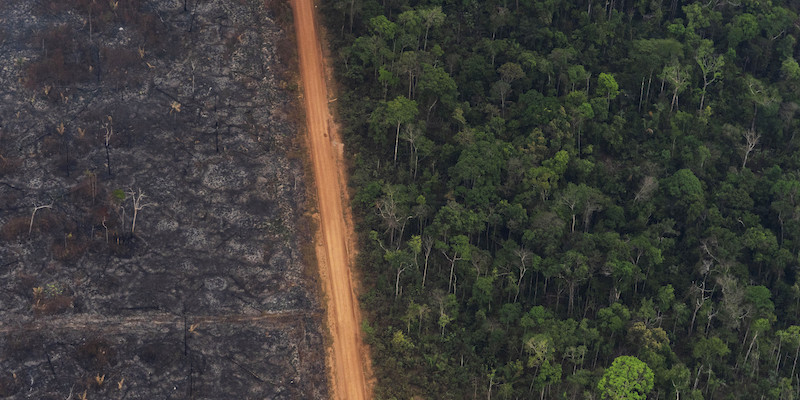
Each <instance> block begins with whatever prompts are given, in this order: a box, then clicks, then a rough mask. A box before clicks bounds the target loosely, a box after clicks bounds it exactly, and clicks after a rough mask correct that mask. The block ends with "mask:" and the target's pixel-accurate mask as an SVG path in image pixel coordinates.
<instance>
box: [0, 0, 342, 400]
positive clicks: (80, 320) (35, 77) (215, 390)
mask: <svg viewBox="0 0 800 400" xmlns="http://www.w3.org/2000/svg"><path fill="white" fill-rule="evenodd" d="M268 3H269V2H268ZM289 20H290V17H289V16H288V9H287V8H286V7H284V6H283V5H278V4H277V2H276V4H274V5H270V4H267V5H266V6H265V4H264V3H263V2H259V1H251V0H241V1H236V0H219V1H199V0H198V1H189V0H187V1H182V0H181V1H178V0H175V1H165V0H131V1H119V2H113V1H112V2H108V1H92V0H79V1H66V0H40V1H22V0H19V1H16V0H14V1H8V2H3V3H2V4H0V21H2V24H0V26H2V27H3V28H0V66H1V67H0V82H1V83H2V85H0V98H2V102H0V397H13V398H37V399H49V398H53V399H55V398H59V399H63V398H66V397H68V396H69V395H70V394H73V398H84V397H85V398H127V399H139V398H165V399H166V398H209V399H213V398H324V397H325V396H326V394H327V387H326V382H325V377H326V375H325V373H324V349H323V343H322V333H321V325H320V323H321V318H320V314H321V312H320V309H319V303H318V301H317V299H316V297H315V295H314V290H315V289H314V288H315V285H316V283H315V282H314V279H313V274H312V273H310V272H309V270H308V267H307V263H306V262H305V261H304V257H303V254H306V253H313V251H303V249H302V246H303V243H308V242H309V240H308V238H309V237H310V232H309V231H308V228H303V227H301V226H302V225H303V224H302V223H301V224H298V221H303V217H302V215H303V210H302V206H303V205H304V203H305V201H306V198H305V187H304V183H303V182H304V175H303V168H302V162H301V160H300V159H299V157H298V156H297V154H299V152H298V150H297V148H296V141H295V133H296V130H297V126H298V125H297V123H296V122H295V121H294V119H293V117H292V115H293V114H294V113H295V112H296V111H295V110H294V109H293V108H292V107H293V106H292V104H293V100H292V99H293V97H294V95H293V93H292V92H291V90H287V87H289V86H291V83H290V82H291V81H292V77H291V76H289V75H287V74H286V71H287V64H286V62H285V61H284V60H289V59H291V53H290V52H291V49H292V48H293V47H292V45H291V43H290V41H289V40H288V38H287V36H286V34H285V30H284V29H282V28H281V22H282V21H289ZM289 89H290V88H289Z"/></svg>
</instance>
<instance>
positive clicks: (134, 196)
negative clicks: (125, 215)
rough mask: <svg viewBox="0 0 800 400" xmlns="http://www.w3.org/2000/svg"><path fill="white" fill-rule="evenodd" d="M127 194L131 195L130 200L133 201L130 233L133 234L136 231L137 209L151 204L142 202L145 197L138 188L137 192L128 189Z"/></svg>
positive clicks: (139, 209)
mask: <svg viewBox="0 0 800 400" xmlns="http://www.w3.org/2000/svg"><path fill="white" fill-rule="evenodd" d="M128 194H129V195H130V196H131V200H132V201H133V221H132V222H131V234H134V233H136V216H137V215H138V214H139V211H141V210H142V209H143V208H145V207H147V206H151V205H152V204H150V203H147V204H144V203H142V200H143V199H144V198H145V197H147V196H146V195H145V194H144V192H143V191H142V189H138V193H137V192H134V191H133V190H130V191H128Z"/></svg>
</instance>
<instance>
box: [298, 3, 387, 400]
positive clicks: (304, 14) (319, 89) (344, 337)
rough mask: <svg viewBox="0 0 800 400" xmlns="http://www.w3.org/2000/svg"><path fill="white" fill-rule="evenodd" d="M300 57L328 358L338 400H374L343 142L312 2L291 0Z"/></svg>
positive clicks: (334, 396)
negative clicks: (354, 270)
mask: <svg viewBox="0 0 800 400" xmlns="http://www.w3.org/2000/svg"><path fill="white" fill-rule="evenodd" d="M292 10H293V13H294V25H295V32H296V35H297V44H298V54H299V56H300V57H299V58H300V76H301V79H302V83H303V95H304V103H305V110H306V125H307V131H308V132H307V134H308V145H309V152H310V157H311V162H312V163H313V166H314V178H315V182H316V187H317V201H318V203H319V217H320V218H319V219H320V228H321V232H320V233H321V237H320V238H319V239H321V240H320V243H319V245H318V246H317V259H318V260H319V264H320V265H319V270H320V275H321V277H322V281H323V288H324V290H325V296H326V297H327V312H328V328H329V330H330V333H331V338H332V342H333V343H332V347H333V349H332V350H333V351H332V354H331V353H329V355H328V365H329V368H330V370H331V372H330V374H331V380H332V385H331V386H332V389H333V394H332V396H331V397H332V398H334V399H343V400H344V399H346V400H358V399H369V398H371V390H370V387H369V383H368V382H367V378H366V376H367V374H368V373H369V370H368V368H369V363H368V360H367V359H366V358H367V357H366V355H367V352H366V351H365V348H364V343H363V341H362V339H361V328H360V312H359V309H358V302H357V300H356V296H355V291H354V284H353V278H352V275H351V271H350V266H351V265H352V264H353V254H352V252H351V251H349V250H352V246H350V247H351V248H350V249H348V245H349V244H350V245H351V244H352V240H351V238H353V237H354V235H353V231H352V229H353V228H352V223H348V222H350V221H349V217H348V216H349V214H346V211H347V210H345V208H344V205H345V204H348V203H346V202H345V200H346V199H347V186H346V179H345V177H346V175H345V174H346V171H345V166H344V164H343V163H342V160H341V152H340V150H339V146H341V140H340V139H339V137H338V132H336V131H335V129H334V126H333V124H332V123H331V114H330V110H329V109H328V90H327V85H326V83H325V77H326V74H325V68H324V64H323V61H324V59H323V54H322V49H321V47H320V36H319V32H318V27H317V25H316V21H315V10H314V4H313V1H312V0H292Z"/></svg>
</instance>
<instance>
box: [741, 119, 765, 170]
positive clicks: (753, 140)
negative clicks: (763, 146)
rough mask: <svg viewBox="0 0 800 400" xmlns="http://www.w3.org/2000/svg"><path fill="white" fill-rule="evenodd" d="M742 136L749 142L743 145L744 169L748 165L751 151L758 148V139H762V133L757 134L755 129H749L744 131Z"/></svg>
mask: <svg viewBox="0 0 800 400" xmlns="http://www.w3.org/2000/svg"><path fill="white" fill-rule="evenodd" d="M742 136H744V139H745V141H746V142H747V143H746V144H745V145H744V146H742V150H743V151H744V156H743V157H742V169H744V167H745V166H746V165H747V158H748V157H749V156H750V153H751V152H752V151H753V150H754V149H755V148H756V145H758V141H759V140H760V139H761V135H760V134H757V133H756V131H755V130H754V129H749V130H746V131H743V132H742Z"/></svg>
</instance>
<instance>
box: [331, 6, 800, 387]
mask: <svg viewBox="0 0 800 400" xmlns="http://www.w3.org/2000/svg"><path fill="white" fill-rule="evenodd" d="M799 10H800V4H796V3H791V2H788V3H787V2H771V3H770V2H742V3H741V4H740V3H736V4H734V3H732V2H712V3H709V2H692V1H687V2H673V3H669V2H646V1H644V2H641V1H640V2H614V1H612V2H607V3H602V2H595V1H577V2H569V1H559V0H548V1H530V0H519V1H514V2H507V1H504V2H499V1H472V0H468V1H444V2H442V1H418V2H407V1H404V0H394V1H385V2H378V1H374V0H362V1H349V0H348V1H346V0H338V1H333V2H330V3H329V8H328V9H327V10H326V11H327V12H326V13H325V15H326V16H327V23H328V24H329V26H330V32H331V33H332V37H333V39H334V41H335V47H336V51H335V53H334V54H337V58H336V65H337V73H338V77H339V79H340V81H341V83H342V84H343V86H344V90H345V93H342V95H341V96H340V101H339V102H337V104H338V105H339V107H340V108H339V112H340V116H341V117H342V119H343V120H344V122H345V126H346V130H347V131H346V132H347V134H346V140H347V141H348V144H349V146H350V149H351V151H352V152H353V153H354V159H355V163H354V164H355V169H354V171H353V181H352V182H353V185H354V188H355V193H356V195H355V201H354V206H355V207H356V209H357V212H358V214H359V215H360V221H361V223H362V224H363V227H362V229H363V231H364V232H372V233H371V235H370V236H371V237H370V240H364V241H363V242H362V245H363V246H364V251H363V252H362V255H363V257H362V262H361V266H362V268H363V269H364V273H363V276H364V277H365V278H366V281H367V282H366V283H367V288H368V289H367V295H365V297H364V305H365V307H366V308H367V310H368V314H369V315H370V320H369V324H368V325H367V326H369V327H371V328H370V329H371V331H370V332H371V333H370V334H369V335H368V336H369V340H370V343H371V344H372V346H373V354H374V360H375V367H376V372H377V376H378V378H379V380H378V385H379V386H378V391H377V397H378V398H412V397H414V396H420V397H422V398H445V399H447V398H452V399H462V398H478V397H487V396H489V397H494V398H509V399H513V398H570V399H572V398H602V396H606V397H609V398H613V397H614V396H615V395H613V394H612V391H611V389H609V388H611V386H613V385H612V383H611V382H616V383H619V384H620V385H617V386H615V387H618V388H621V389H624V390H633V389H630V388H631V387H632V386H626V385H627V383H629V381H625V380H624V379H623V380H620V379H617V378H618V377H619V376H620V375H624V374H623V373H622V372H620V371H621V369H620V367H619V366H620V364H625V365H628V364H631V365H633V366H634V367H636V368H635V369H636V370H637V371H642V372H641V373H640V374H639V375H637V376H638V377H639V378H642V379H638V378H637V379H638V380H637V381H636V382H639V383H641V385H639V386H638V387H639V389H636V390H638V393H639V397H641V398H644V395H645V394H646V393H648V391H649V394H647V396H648V397H647V398H653V399H672V398H675V396H676V394H677V395H679V396H680V398H687V399H699V398H740V399H746V398H753V397H754V396H756V395H755V394H757V393H758V394H761V393H763V394H764V396H766V397H765V398H776V399H777V398H792V396H793V397H794V398H796V397H798V387H800V382H798V378H797V373H798V372H800V368H798V367H797V362H796V360H797V359H798V356H797V355H798V354H800V334H798V329H800V328H798V326H800V283H799V282H798V280H797V278H798V270H797V266H798V259H797V254H798V251H800V211H799V210H800V208H799V207H800V178H798V177H799V176H800V173H798V172H797V170H798V168H800V158H799V157H798V154H799V153H798V138H797V137H796V136H797V135H796V133H797V132H798V129H800V123H799V122H798V119H797V118H796V117H797V115H798V111H800V103H799V101H800V67H798V63H797V61H796V59H795V55H796V50H795V47H796V42H797V39H796V38H797V36H798V35H799V34H800V29H798V26H800V25H798V23H797V22H798V16H797V13H798V11H799ZM365 236H366V235H365ZM365 239H366V237H365ZM625 354H628V355H632V356H633V355H635V356H636V358H633V357H628V358H624V357H627V356H623V355H625ZM615 360H617V361H615ZM619 360H630V361H631V362H630V363H627V362H623V361H619ZM609 366H611V367H610V368H609V369H608V370H606V371H605V372H604V370H603V368H604V367H609ZM639 366H644V368H639ZM398 369H400V370H402V371H403V374H401V375H400V376H399V377H398V374H397V371H398ZM648 371H649V372H648ZM387 377H392V378H391V379H387ZM637 385H638V383H637ZM651 388H652V390H650V389H651ZM615 390H616V389H615ZM613 393H618V392H613ZM625 396H627V397H625ZM625 396H623V398H633V397H631V396H628V395H625ZM618 397H619V396H618ZM756 397H757V396H756Z"/></svg>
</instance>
